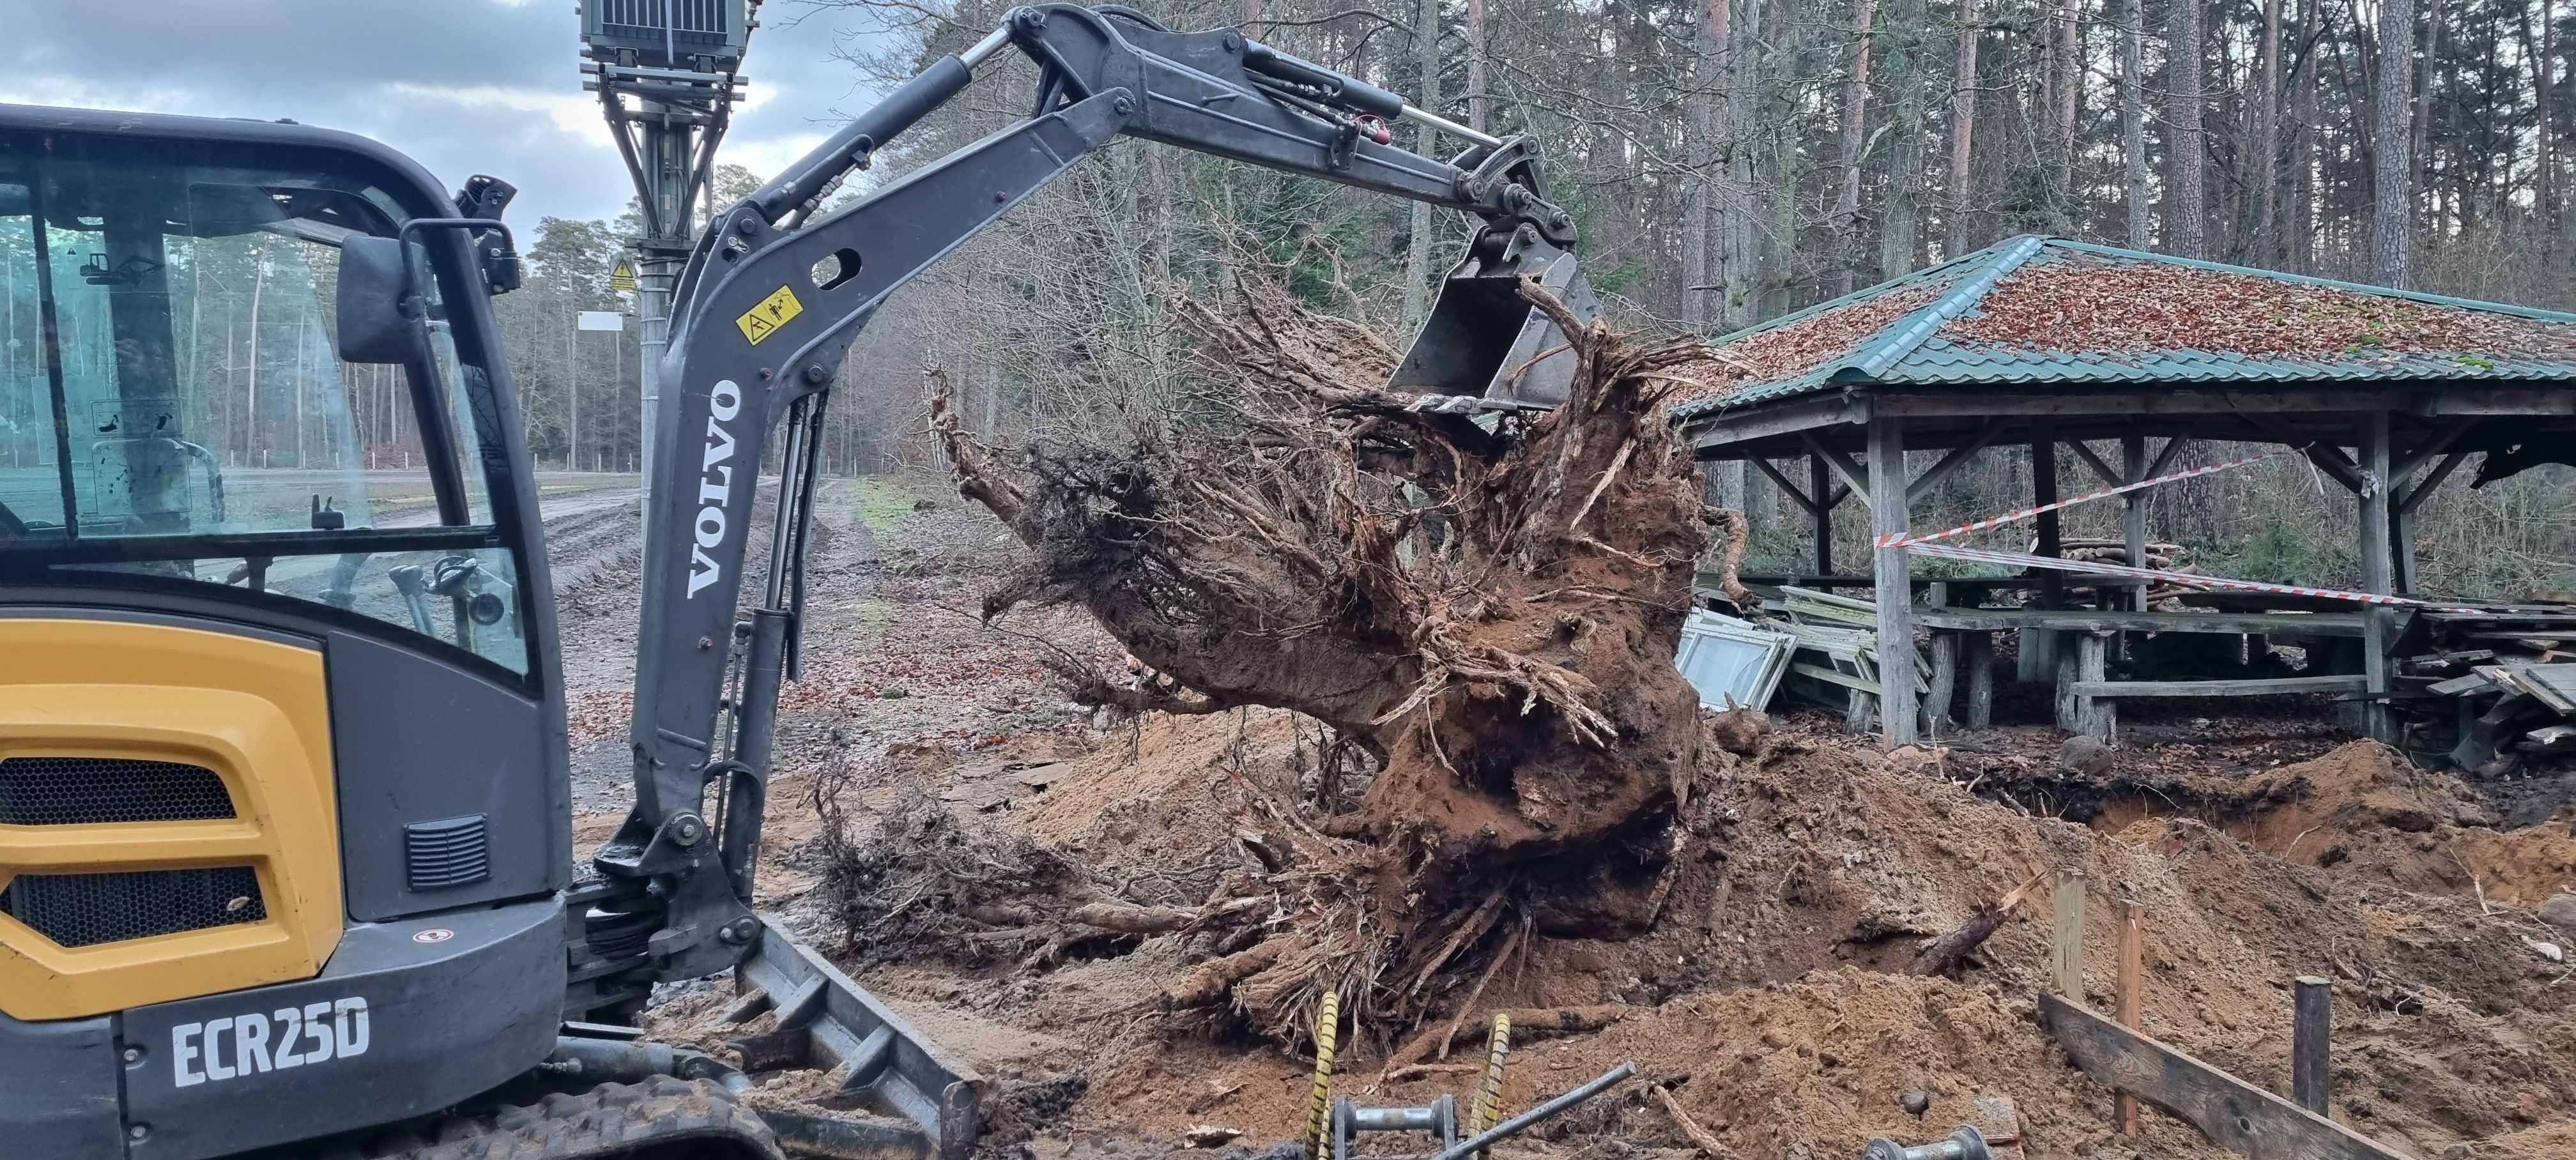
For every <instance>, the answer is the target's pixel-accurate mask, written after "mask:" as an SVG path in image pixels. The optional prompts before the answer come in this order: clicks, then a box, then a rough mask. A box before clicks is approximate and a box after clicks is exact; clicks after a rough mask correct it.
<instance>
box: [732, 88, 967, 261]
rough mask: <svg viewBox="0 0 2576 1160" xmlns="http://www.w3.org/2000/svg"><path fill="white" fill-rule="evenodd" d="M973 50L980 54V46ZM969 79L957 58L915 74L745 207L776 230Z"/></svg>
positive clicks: (755, 194)
mask: <svg viewBox="0 0 2576 1160" xmlns="http://www.w3.org/2000/svg"><path fill="white" fill-rule="evenodd" d="M975 47H976V48H982V47H983V45H981V44H978V45H976V46H975ZM968 51H970V52H971V51H974V50H973V49H969V50H968ZM985 55H987V56H989V55H991V53H990V52H987V53H986V54H985ZM973 79H975V74H974V73H973V72H971V71H969V70H968V69H967V67H966V63H965V61H963V60H961V59H959V58H957V57H954V56H943V57H940V58H939V59H938V60H935V61H932V62H930V67H929V68H926V69H923V70H921V75H919V76H916V77H914V78H912V79H911V80H908V81H905V82H904V83H903V84H901V85H900V86H897V87H896V88H895V90H894V91H893V92H891V93H887V94H886V97H885V99H884V100H882V101H879V102H877V103H876V105H875V106H874V107H873V108H870V109H869V110H868V111H867V112H864V113H861V114H859V115H858V116H857V117H854V118H852V119H851V120H850V123H849V124H847V125H843V126H841V129H840V131H839V132H836V133H834V134H832V137H831V139H830V140H828V141H825V142H823V143H822V144H821V145H818V146H816V147H815V148H814V151H813V152H811V153H808V154H806V155H805V156H804V157H803V158H801V159H799V160H798V161H797V162H796V164H794V165H791V166H788V167H787V169H786V170H785V171H783V172H781V173H780V174H779V175H778V176H776V177H773V178H770V179H769V182H768V183H767V184H765V185H763V186H761V187H760V188H759V189H758V190H755V191H753V193H752V195H751V203H752V204H753V205H755V206H758V207H759V208H760V214H761V216H762V217H764V218H767V219H769V221H770V223H771V224H773V225H774V224H776V223H777V222H778V221H779V220H780V219H782V218H784V217H786V216H787V214H788V212H789V211H791V210H794V209H795V208H796V207H798V206H800V205H803V204H805V203H806V202H809V201H812V200H814V198H815V195H817V194H820V193H822V192H823V187H824V186H827V185H830V184H831V183H832V179H834V178H836V177H839V176H841V175H842V174H844V173H847V172H849V171H850V169H851V168H852V167H853V166H856V165H858V164H859V163H860V162H862V161H864V160H866V158H867V157H868V155H870V154H872V153H875V152H876V151H877V150H879V149H882V148H884V147H885V146H886V144H887V143H888V142H890V141H893V140H894V139H895V137H896V136H898V135H900V134H901V133H902V132H903V131H904V130H906V129H909V128H911V127H912V126H913V124H914V123H915V122H917V121H919V120H921V119H922V118H923V117H926V116H929V115H930V111H931V110H933V109H936V108H938V107H939V106H941V105H944V104H947V103H948V98H950V97H953V96H956V95H957V94H958V93H959V92H961V91H963V90H964V89H965V88H966V82H968V81H971V80H973Z"/></svg>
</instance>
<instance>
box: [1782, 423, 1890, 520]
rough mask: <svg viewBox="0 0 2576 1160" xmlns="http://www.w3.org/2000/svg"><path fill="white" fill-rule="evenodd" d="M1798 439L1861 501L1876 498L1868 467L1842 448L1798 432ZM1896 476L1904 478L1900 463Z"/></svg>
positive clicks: (1808, 452) (1866, 501)
mask: <svg viewBox="0 0 2576 1160" xmlns="http://www.w3.org/2000/svg"><path fill="white" fill-rule="evenodd" d="M1798 441H1799V442H1801V443H1804V444H1806V445H1807V454H1809V455H1813V456H1815V457H1816V458H1818V459H1821V460H1824V461H1825V466H1827V467H1830V468H1833V469H1834V474H1836V475H1838V476H1841V477H1842V481H1843V483H1844V484H1846V485H1848V486H1849V487H1850V488H1851V489H1852V492H1853V493H1854V494H1856V495H1858V496H1860V501H1861V502H1862V503H1870V502H1871V501H1873V500H1875V499H1876V498H1877V496H1876V494H1875V493H1873V492H1871V491H1870V489H1869V469H1868V468H1867V467H1863V466H1861V465H1860V464H1859V463H1857V462H1854V461H1853V459H1852V457H1851V456H1850V455H1849V454H1846V453H1845V452H1844V451H1843V449H1842V448H1840V447H1835V446H1831V445H1829V444H1827V443H1825V442H1824V441H1823V440H1820V439H1818V438H1816V437H1815V436H1813V435H1807V434H1800V435H1799V436H1798ZM1896 477H1897V478H1898V479H1903V478H1905V471H1904V469H1903V466H1902V465H1899V467H1898V470H1897V473H1896Z"/></svg>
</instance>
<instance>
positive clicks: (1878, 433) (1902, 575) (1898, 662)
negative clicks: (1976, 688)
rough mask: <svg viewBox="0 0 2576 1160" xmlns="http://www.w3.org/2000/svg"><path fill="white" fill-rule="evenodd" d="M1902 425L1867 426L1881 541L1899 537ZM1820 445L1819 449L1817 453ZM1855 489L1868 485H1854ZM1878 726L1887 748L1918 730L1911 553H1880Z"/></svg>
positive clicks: (1872, 510)
mask: <svg viewBox="0 0 2576 1160" xmlns="http://www.w3.org/2000/svg"><path fill="white" fill-rule="evenodd" d="M1902 422H1903V421H1902V420H1898V419H1872V420H1870V422H1869V476H1868V479H1869V481H1870V485H1874V486H1872V487H1871V491H1870V494H1869V516H1870V528H1871V530H1872V531H1873V532H1875V533H1877V535H1878V536H1880V537H1886V536H1895V535H1902V534H1904V533H1905V532H1907V531H1909V530H1911V529H1910V528H1909V527H1908V526H1907V522H1906V520H1907V517H1906V503H1905V429H1904V427H1903V426H1902ZM1821 446H1822V445H1818V447H1819V449H1820V450H1821ZM1854 486H1855V488H1857V487H1860V486H1868V485H1863V484H1861V483H1859V482H1858V481H1855V483H1854ZM1871 554H1872V555H1873V556H1875V557H1876V560H1875V564H1876V572H1877V576H1878V588H1877V598H1876V600H1875V603H1876V605H1877V609H1878V671H1879V674H1880V677H1881V679H1880V681H1879V684H1880V689H1879V693H1878V721H1879V729H1880V732H1881V735H1882V736H1884V737H1885V738H1886V739H1887V743H1888V744H1890V745H1909V744H1912V743H1913V741H1914V739H1915V737H1916V736H1917V735H1918V732H1919V730H1920V727H1921V725H1922V723H1923V722H1922V715H1921V709H1920V707H1919V705H1918V704H1917V702H1916V700H1915V694H1914V680H1913V677H1914V618H1913V611H1914V585H1913V559H1914V557H1913V553H1911V552H1908V551H1906V550H1905V549H1903V548H1878V549H1876V550H1875V551H1873V552H1872V553H1871Z"/></svg>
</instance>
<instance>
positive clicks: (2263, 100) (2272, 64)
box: [2254, 0, 2281, 266]
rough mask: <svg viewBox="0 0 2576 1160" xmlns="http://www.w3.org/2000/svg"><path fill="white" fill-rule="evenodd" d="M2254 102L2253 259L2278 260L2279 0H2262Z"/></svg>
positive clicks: (2258, 261)
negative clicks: (2260, 52) (2275, 226)
mask: <svg viewBox="0 0 2576 1160" xmlns="http://www.w3.org/2000/svg"><path fill="white" fill-rule="evenodd" d="M2260 84H2261V85H2262V89H2261V91H2260V92H2257V93H2256V94H2255V98H2254V99H2255V105H2254V262H2255V264H2256V265H2259V266H2272V265H2277V264H2278V263H2279V262H2280V255H2279V246H2278V241H2279V239H2278V237H2277V231H2275V230H2274V229H2273V203H2274V202H2275V201H2277V200H2279V195H2280V190H2279V186H2280V180H2281V178H2280V162H2281V0H2263V65H2262V76H2261V81H2260Z"/></svg>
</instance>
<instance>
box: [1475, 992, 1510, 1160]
mask: <svg viewBox="0 0 2576 1160" xmlns="http://www.w3.org/2000/svg"><path fill="white" fill-rule="evenodd" d="M1490 1043H1491V1046H1489V1047H1488V1048H1487V1049H1486V1051H1485V1079H1484V1082H1482V1083H1480V1084H1478V1085H1477V1086H1476V1099H1475V1101H1474V1102H1473V1103H1472V1104H1470V1105H1469V1110H1468V1113H1467V1134H1468V1135H1470V1136H1473V1135H1475V1134H1476V1133H1478V1132H1482V1131H1484V1130H1485V1129H1487V1128H1490V1127H1493V1126H1494V1122H1495V1121H1496V1120H1497V1119H1499V1118H1501V1116H1502V1114H1503V1060H1504V1059H1505V1058H1506V1057H1508V1056H1510V1055H1511V1053H1512V1017H1511V1016H1510V1015H1496V1016H1494V1034H1493V1038H1492V1040H1491V1041H1490ZM1476 1160H1485V1153H1484V1152H1482V1151H1479V1152H1477V1153H1476Z"/></svg>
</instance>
